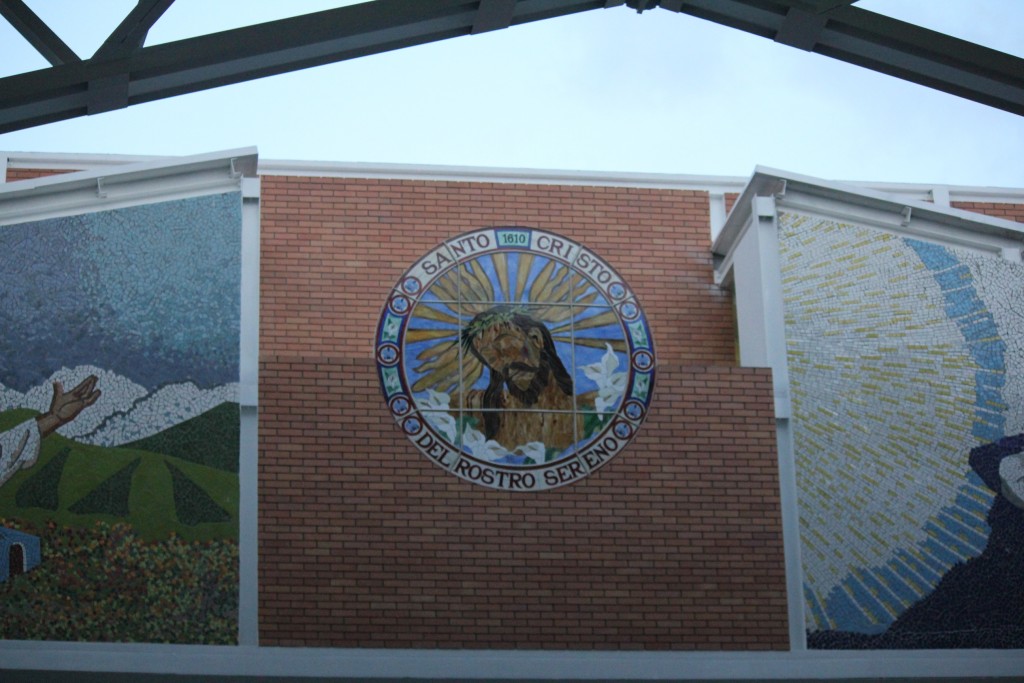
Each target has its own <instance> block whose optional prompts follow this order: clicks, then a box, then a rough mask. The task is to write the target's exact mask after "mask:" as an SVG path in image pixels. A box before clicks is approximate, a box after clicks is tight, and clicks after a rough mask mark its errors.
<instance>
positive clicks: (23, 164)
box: [0, 152, 179, 171]
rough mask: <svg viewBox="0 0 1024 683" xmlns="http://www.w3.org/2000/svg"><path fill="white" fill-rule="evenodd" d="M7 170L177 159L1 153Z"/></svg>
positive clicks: (63, 168)
mask: <svg viewBox="0 0 1024 683" xmlns="http://www.w3.org/2000/svg"><path fill="white" fill-rule="evenodd" d="M0 155H2V156H6V157H7V167H8V168H40V169H47V170H53V171H88V170H93V169H97V168H106V167H108V166H123V165H125V164H137V163H140V162H144V161H160V160H170V159H175V158H179V157H170V156H157V155H136V154H77V153H64V152H61V153H56V152H3V153H0Z"/></svg>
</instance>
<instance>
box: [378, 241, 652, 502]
mask: <svg viewBox="0 0 1024 683" xmlns="http://www.w3.org/2000/svg"><path fill="white" fill-rule="evenodd" d="M376 352H377V364H378V369H379V373H380V378H381V384H382V387H383V389H384V396H385V399H386V401H387V404H388V407H389V409H390V411H391V413H392V415H393V416H394V418H395V419H396V420H397V422H398V424H399V425H400V426H401V428H402V430H403V431H404V432H405V433H406V434H407V436H408V437H409V439H410V440H411V441H412V442H413V443H414V444H415V445H416V447H417V448H418V449H419V450H420V451H421V452H422V453H423V454H424V455H426V456H427V457H428V458H429V459H430V460H431V461H432V462H434V463H435V464H437V465H439V466H440V467H442V468H444V469H445V470H447V471H449V472H451V473H452V474H455V475H456V476H459V477H461V478H463V479H466V480H468V481H471V482H474V483H476V484H480V485H482V486H487V487H491V488H497V489H505V490H531V491H532V490H542V489H549V488H554V487H558V486H564V485H566V484H570V483H572V482H575V481H578V480H579V479H582V478H583V477H586V476H588V475H589V474H590V473H591V472H593V471H595V470H596V469H598V468H600V467H602V466H603V465H604V464H605V463H607V462H608V461H609V460H610V459H611V458H612V457H614V456H615V455H617V454H618V453H619V452H620V451H621V450H622V449H623V448H624V447H625V446H626V444H627V443H628V442H629V441H630V440H631V439H632V438H633V436H634V435H635V434H636V432H637V429H638V428H639V427H640V423H641V422H642V421H643V419H644V417H645V416H646V414H647V411H648V408H649V406H650V401H651V392H652V390H653V384H654V382H653V380H654V365H655V356H654V346H653V342H652V340H651V334H650V329H649V328H648V326H647V322H646V320H645V318H644V315H643V311H642V310H641V308H640V305H639V303H638V302H637V300H636V297H635V296H634V295H633V293H632V291H631V290H630V289H629V287H628V285H627V284H626V283H625V282H624V281H623V280H622V278H621V277H619V275H618V274H617V273H616V272H615V271H614V269H612V267H611V266H610V265H608V263H607V262H606V261H604V260H603V259H601V258H600V257H598V256H597V255H596V254H594V253H593V252H591V251H590V250H588V249H586V248H585V247H583V246H581V245H579V244H577V243H575V242H573V241H571V240H568V239H566V238H564V237H560V236H558V235H554V234H551V233H547V232H544V231H541V230H536V229H532V228H521V227H516V228H491V229H485V230H478V231H476V232H472V233H467V234H463V235H459V236H457V237H454V238H452V239H450V240H448V241H447V242H445V243H443V244H441V245H440V246H438V247H437V248H435V249H434V250H432V251H431V252H430V253H428V254H426V255H425V256H424V257H423V258H421V259H420V260H419V261H417V262H416V263H415V264H414V265H413V266H412V267H411V268H410V269H409V270H408V272H406V274H405V275H404V276H403V277H402V278H401V279H400V280H399V282H398V284H397V285H396V286H395V288H394V290H393V291H392V293H391V295H390V297H389V300H388V302H387V305H386V306H385V308H384V311H383V313H382V314H381V319H380V325H379V327H378V334H377V342H376Z"/></svg>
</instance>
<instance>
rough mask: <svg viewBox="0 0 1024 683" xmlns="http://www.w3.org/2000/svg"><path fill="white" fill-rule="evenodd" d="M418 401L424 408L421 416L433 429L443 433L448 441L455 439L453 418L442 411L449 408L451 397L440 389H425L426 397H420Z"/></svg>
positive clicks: (455, 431)
mask: <svg viewBox="0 0 1024 683" xmlns="http://www.w3.org/2000/svg"><path fill="white" fill-rule="evenodd" d="M419 403H420V406H421V407H422V408H424V409H425V410H424V411H423V416H424V417H425V418H426V419H427V421H428V422H429V423H430V424H431V425H433V427H434V429H436V430H437V431H439V432H441V433H442V434H444V436H445V438H447V439H448V440H449V441H455V435H456V434H457V433H458V427H457V425H456V422H455V418H454V417H453V416H452V415H451V414H450V413H448V412H442V411H448V410H451V408H450V407H449V406H450V404H451V397H450V396H449V395H448V394H443V393H441V392H440V391H434V390H433V389H427V396H426V398H421V399H420V401H419Z"/></svg>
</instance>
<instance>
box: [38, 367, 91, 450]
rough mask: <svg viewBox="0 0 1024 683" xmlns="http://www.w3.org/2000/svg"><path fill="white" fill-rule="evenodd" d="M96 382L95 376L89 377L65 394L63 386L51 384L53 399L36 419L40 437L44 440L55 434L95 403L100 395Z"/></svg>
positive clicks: (56, 382)
mask: <svg viewBox="0 0 1024 683" xmlns="http://www.w3.org/2000/svg"><path fill="white" fill-rule="evenodd" d="M97 381H98V379H97V377H96V375H89V376H88V377H86V378H85V379H84V380H82V381H81V382H80V383H79V384H78V386H76V387H75V388H74V389H72V390H71V391H69V392H66V393H65V391H64V385H63V384H62V383H61V382H59V381H55V382H54V383H53V398H52V399H51V400H50V409H49V410H48V411H47V412H45V413H43V414H42V415H40V416H39V417H37V418H36V422H37V423H38V425H39V434H40V436H42V437H43V438H46V437H47V436H49V435H50V434H52V433H53V432H55V431H56V430H57V428H59V427H61V426H62V425H66V424H67V423H69V422H71V421H72V420H74V419H75V418H76V417H78V414H79V413H81V412H82V411H83V410H85V409H86V408H88V407H89V406H91V405H92V404H93V403H95V402H96V400H97V399H99V397H100V393H101V392H100V390H99V389H97V388H96V382H97Z"/></svg>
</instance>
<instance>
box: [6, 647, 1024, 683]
mask: <svg viewBox="0 0 1024 683" xmlns="http://www.w3.org/2000/svg"><path fill="white" fill-rule="evenodd" d="M0 658H2V661H3V666H4V668H9V669H30V670H38V669H46V670H50V671H104V672H129V673H174V674H178V675H189V674H191V675H208V676H232V675H233V676H282V677H288V678H307V677H343V678H345V679H350V678H353V679H354V678H393V679H399V678H410V679H443V680H453V679H478V680H508V679H522V680H529V679H558V680H609V679H620V680H676V681H683V680H722V679H735V678H758V679H762V680H780V679H782V680H794V679H801V678H817V679H821V678H825V679H840V678H875V677H893V676H904V677H943V678H945V677H952V678H960V679H969V678H976V677H995V676H1019V675H1020V672H1021V663H1022V660H1021V655H1020V652H1019V651H1012V650H1010V651H1006V650H960V651H947V650H914V651H872V652H858V651H844V652H840V651H833V652H823V651H806V652H785V653H783V652H779V653H729V652H715V653H687V652H606V651H596V652H595V651H569V652H552V651H514V650H399V649H395V650H387V649H351V650H349V649H331V648H298V647H296V648H279V647H274V648H270V647H246V646H239V647H230V646H207V647H202V646H188V645H127V644H91V643H59V644H48V643H35V642H25V641H23V642H12V641H2V642H0Z"/></svg>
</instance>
